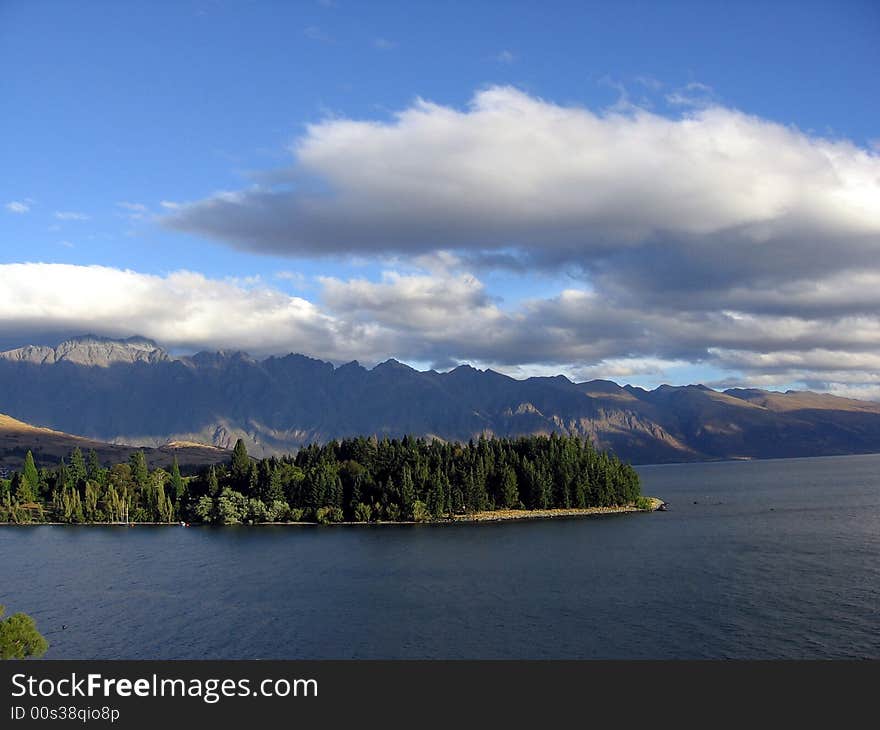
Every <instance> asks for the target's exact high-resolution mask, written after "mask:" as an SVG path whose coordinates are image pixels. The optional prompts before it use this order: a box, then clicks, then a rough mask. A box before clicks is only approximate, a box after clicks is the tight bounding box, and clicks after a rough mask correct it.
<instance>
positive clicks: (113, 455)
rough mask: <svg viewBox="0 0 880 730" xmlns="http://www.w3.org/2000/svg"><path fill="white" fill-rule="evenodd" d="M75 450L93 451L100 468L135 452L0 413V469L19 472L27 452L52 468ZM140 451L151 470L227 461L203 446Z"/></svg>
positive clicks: (174, 445)
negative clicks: (30, 452) (144, 454)
mask: <svg viewBox="0 0 880 730" xmlns="http://www.w3.org/2000/svg"><path fill="white" fill-rule="evenodd" d="M77 447H78V448H80V449H81V450H82V452H83V454H87V453H88V451H89V450H90V449H94V450H95V452H96V453H97V454H98V458H99V459H100V460H101V463H103V464H107V463H117V462H122V461H127V460H128V458H129V456H131V454H132V452H134V451H135V450H136V449H135V448H134V447H132V446H120V445H117V444H107V443H103V442H100V441H94V440H91V439H86V438H82V437H81V436H71V435H70V434H67V433H62V432H60V431H53V430H51V429H48V428H38V427H36V426H31V425H29V424H27V423H22V422H21V421H18V420H16V419H14V418H11V417H9V416H6V415H3V414H2V413H0V468H6V469H19V468H21V464H22V461H23V459H24V455H25V454H26V453H27V452H28V450H30V451H32V452H33V454H34V459H35V461H36V462H37V465H38V466H50V465H54V464H57V463H58V462H59V461H60V460H61V459H62V458H66V457H67V456H68V455H69V454H70V452H71V451H73V450H74V449H75V448H77ZM144 451H145V452H146V457H147V461H148V463H149V464H150V466H151V467H157V466H162V467H168V466H171V462H172V461H173V460H174V457H175V456H177V461H178V464H180V465H181V468H183V469H184V470H185V469H186V467H191V468H193V467H200V466H204V465H206V464H217V463H220V462H226V461H229V459H230V453H229V451H227V450H226V449H218V448H217V447H215V446H205V445H204V444H192V443H182V442H172V443H168V444H165V445H164V446H162V447H160V448H155V449H150V448H147V449H144Z"/></svg>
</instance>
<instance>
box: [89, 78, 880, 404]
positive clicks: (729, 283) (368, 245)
mask: <svg viewBox="0 0 880 730" xmlns="http://www.w3.org/2000/svg"><path fill="white" fill-rule="evenodd" d="M671 93H679V94H682V95H684V94H688V95H689V97H688V98H689V99H691V100H698V99H699V100H700V101H699V103H680V104H679V108H681V109H683V110H684V111H683V112H682V113H681V114H680V115H679V116H673V117H670V116H663V115H660V114H655V113H652V112H649V111H646V110H644V109H639V108H635V107H631V106H630V107H627V108H626V109H621V108H620V107H617V108H616V109H613V110H606V111H599V112H597V111H592V110H589V109H585V108H582V107H576V106H565V105H560V104H555V103H552V102H548V101H545V100H542V99H539V98H536V97H533V96H530V95H528V94H525V93H523V92H521V91H518V90H516V89H512V88H509V87H492V88H488V89H485V90H483V91H481V92H479V93H477V94H476V95H475V96H474V98H473V99H472V101H471V102H470V104H469V105H468V106H467V107H466V108H464V109H458V108H453V107H448V106H443V105H439V104H434V103H431V102H428V101H423V100H418V101H416V102H415V103H413V104H412V105H411V106H410V107H409V108H406V109H404V110H402V111H401V112H399V113H398V114H396V115H395V116H393V117H392V118H391V119H390V120H382V121H364V120H355V119H346V118H340V117H334V118H331V119H327V120H324V121H322V122H319V123H317V124H313V125H311V126H309V127H308V128H307V129H306V131H305V133H304V134H303V135H302V136H301V137H300V138H299V139H297V140H296V141H295V143H294V144H293V146H292V148H291V153H292V158H293V159H292V163H291V165H290V166H289V168H288V169H286V170H283V171H282V172H281V173H277V174H273V176H272V178H271V179H272V180H273V181H274V182H273V183H266V184H264V185H262V186H257V187H254V188H249V189H246V190H241V191H231V192H222V193H217V194H214V195H211V196H210V197H207V198H205V199H203V200H199V201H195V202H190V203H184V202H174V203H171V202H168V201H165V202H163V203H162V204H161V205H162V208H163V209H164V211H165V217H164V219H163V221H164V223H165V224H166V225H168V226H170V227H172V228H175V229H178V230H184V231H188V232H192V233H196V234H200V235H205V236H208V237H213V238H216V239H218V240H221V241H225V242H228V243H230V244H231V245H234V246H236V247H238V248H240V249H244V250H249V251H257V252H263V253H272V254H285V255H290V256H292V257H298V256H306V257H321V256H347V257H369V258H373V259H375V258H376V257H382V259H383V260H385V261H391V262H394V263H393V264H392V265H391V267H390V268H393V269H394V270H393V271H389V272H388V273H386V274H385V275H384V276H383V278H381V279H380V280H378V281H375V280H368V279H357V278H356V279H350V280H341V279H338V278H333V277H325V278H323V279H320V280H319V281H318V282H317V286H316V288H315V289H314V292H315V301H314V302H307V301H306V300H296V299H295V298H291V297H289V296H288V295H286V294H282V293H280V292H278V291H277V290H274V289H272V288H271V287H267V286H265V285H263V284H259V285H247V286H245V285H243V284H241V283H231V282H221V281H213V280H207V279H203V280H202V281H201V283H200V287H201V288H204V289H205V290H206V291H208V292H213V291H221V290H222V291H226V292H228V294H229V296H230V298H231V299H230V300H231V301H232V302H235V306H236V307H240V308H241V312H242V316H243V317H247V316H248V315H249V312H251V311H254V312H255V315H254V316H257V317H260V316H268V315H267V312H266V311H264V309H263V307H268V311H269V312H278V311H284V312H287V311H288V310H287V309H286V308H285V307H286V306H287V305H286V304H284V302H287V301H288V300H290V301H297V302H299V303H298V304H297V305H296V306H293V307H292V309H291V310H290V311H293V312H296V313H297V316H296V317H293V315H289V316H291V317H293V318H292V319H290V320H287V319H284V320H283V326H280V327H276V328H275V330H274V331H273V332H274V333H268V332H262V333H260V335H259V337H258V336H257V335H256V334H254V328H252V327H250V326H248V327H247V330H248V333H250V339H248V337H246V336H245V335H246V334H248V333H246V332H234V331H231V332H226V331H224V329H225V326H226V324H227V323H228V321H229V319H230V318H223V326H220V325H218V328H217V330H216V331H215V330H214V329H213V328H212V327H213V323H214V320H212V319H211V318H210V317H207V315H204V316H203V317H202V319H199V320H198V321H199V322H203V321H204V322H206V323H207V324H211V325H212V326H211V327H209V326H207V324H206V326H205V327H204V330H203V332H202V334H200V335H199V336H198V337H197V336H196V335H195V334H193V335H192V336H191V337H190V340H191V342H192V343H196V342H199V343H202V344H205V345H209V344H210V345H212V344H215V343H216V344H217V345H218V346H219V345H222V346H241V347H247V348H250V349H255V350H258V351H267V350H288V349H290V350H303V351H305V352H309V353H312V354H315V355H318V356H322V357H328V358H331V359H350V358H352V357H357V358H359V359H362V360H365V361H371V360H376V359H382V358H384V357H387V356H396V357H400V358H405V359H410V360H417V361H423V362H436V363H441V364H442V363H451V362H455V361H470V362H474V363H483V364H489V365H497V366H498V367H499V368H500V369H506V370H507V371H510V372H513V371H521V370H522V369H524V368H532V369H540V368H554V369H558V370H563V371H565V372H568V373H590V374H592V375H599V374H600V373H601V372H602V371H603V368H604V369H605V371H606V372H608V373H609V374H614V373H621V377H623V374H625V373H627V372H630V373H632V374H639V373H644V372H648V371H649V370H650V371H652V372H653V371H654V370H661V371H662V368H663V367H664V366H665V365H664V364H666V363H702V364H704V365H708V366H712V367H713V368H717V369H721V370H724V371H727V372H730V373H731V374H733V375H735V376H736V377H742V378H743V380H745V381H748V382H753V383H756V384H767V385H770V384H774V385H776V384H785V383H790V382H799V383H807V384H814V385H817V386H821V387H822V389H825V390H832V391H835V392H837V391H840V392H843V391H848V392H852V393H855V392H865V393H870V392H873V391H872V390H871V389H872V388H875V387H877V386H878V383H877V382H876V380H874V379H872V378H873V376H872V375H871V374H872V373H875V372H877V370H878V360H877V358H878V357H880V314H878V313H880V156H878V154H877V151H876V150H874V151H871V150H868V149H864V148H861V147H859V146H857V145H855V144H853V143H851V142H847V141H845V140H838V139H828V138H822V137H818V136H815V135H812V134H807V133H804V132H801V131H799V130H797V129H794V128H792V127H789V126H785V125H782V124H779V123H775V122H771V121H768V120H766V119H761V118H758V117H755V116H751V115H748V114H744V113H743V112H740V111H737V110H735V109H730V108H726V107H724V106H721V105H719V104H718V103H717V102H716V101H714V100H713V96H712V91H711V89H709V88H705V87H701V86H699V85H695V84H691V85H690V86H689V87H685V88H683V89H679V90H677V91H673V92H671ZM683 98H684V97H683ZM683 98H682V99H681V100H678V101H681V102H683ZM267 179H268V178H267ZM276 183H277V186H275V185H276ZM499 268H507V269H513V270H516V271H520V272H524V273H525V274H529V273H530V272H532V271H533V270H535V269H536V268H540V269H543V270H547V271H551V272H553V273H554V275H557V274H559V273H561V272H564V273H567V274H568V275H570V277H571V278H570V285H569V286H568V287H567V288H565V289H564V290H563V291H559V292H557V293H556V295H555V296H549V297H545V298H540V299H529V300H523V301H518V302H517V301H513V302H504V303H503V304H504V306H502V305H501V303H500V302H499V301H498V300H497V299H496V298H495V296H493V292H491V291H489V290H488V289H487V287H486V285H485V284H484V282H483V280H482V279H486V280H487V281H488V280H490V278H489V277H486V276H484V274H485V273H486V272H487V271H492V270H495V269H499ZM117 275H118V274H117ZM183 275H184V274H181V273H178V274H171V275H168V277H163V278H161V284H160V283H156V284H155V286H156V287H158V290H159V291H165V290H166V289H167V288H169V287H172V285H173V282H174V277H177V276H183ZM114 276H116V275H114ZM187 276H196V275H193V274H189V275H187ZM481 277H482V279H481ZM228 287H233V289H227V288H228ZM205 301H206V302H211V301H213V302H214V306H219V304H217V302H218V301H219V300H216V299H214V300H212V299H211V298H210V297H208V298H207V299H206V300H205ZM255 303H258V304H259V306H257V304H255ZM178 304H179V303H178ZM188 306H192V307H195V308H196V310H198V311H201V310H199V308H198V307H196V305H195V304H192V305H190V304H188ZM203 306H205V307H207V306H208V305H207V304H204V305H203ZM252 307H254V308H255V309H253V310H252V309H251V308H252ZM305 313H307V314H308V317H305ZM272 316H276V315H272ZM278 316H280V315H278ZM168 317H169V318H168V322H169V325H168V330H167V332H166V333H165V334H166V337H164V338H163V336H162V335H161V334H158V333H157V332H155V331H154V330H151V331H144V332H140V334H147V335H153V336H156V337H157V338H159V339H163V341H164V340H167V341H170V342H173V343H178V342H179V341H180V340H179V338H178V339H171V340H168V339H167V336H170V335H171V334H172V333H173V332H174V331H175V330H174V318H173V317H172V316H171V315H168ZM304 317H305V318H304ZM184 321H187V320H184ZM135 322H136V323H137V324H140V323H141V322H144V326H147V324H148V323H147V322H146V321H145V320H139V319H136V320H135ZM304 327H308V330H307V331H308V333H309V336H308V337H301V336H300V335H301V333H302V332H303V331H304V330H303V329H302V328H304ZM89 329H94V327H91V328H89ZM285 332H289V335H284V334H283V333H285ZM132 333H133V332H132ZM233 336H234V337H235V338H236V341H235V342H234V343H233V342H232V341H231V340H232V338H233ZM239 336H240V338H241V340H240V341H238V338H239ZM257 340H259V341H257ZM646 368H647V369H648V370H646ZM652 368H653V370H651V369H652Z"/></svg>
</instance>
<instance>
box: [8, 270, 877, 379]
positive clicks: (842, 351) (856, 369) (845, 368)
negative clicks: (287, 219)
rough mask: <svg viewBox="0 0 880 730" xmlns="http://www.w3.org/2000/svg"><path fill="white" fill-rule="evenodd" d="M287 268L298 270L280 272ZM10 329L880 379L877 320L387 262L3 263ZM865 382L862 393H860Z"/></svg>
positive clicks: (633, 371) (509, 361) (588, 370)
mask: <svg viewBox="0 0 880 730" xmlns="http://www.w3.org/2000/svg"><path fill="white" fill-rule="evenodd" d="M278 278H280V279H281V280H287V279H289V280H291V281H296V280H297V277H296V275H292V274H290V272H279V277H278ZM0 280H2V281H4V283H5V285H6V286H5V287H4V288H3V290H2V291H0V329H2V330H3V331H4V332H5V333H7V334H14V333H16V332H20V333H24V334H26V335H29V336H34V335H36V334H39V333H40V332H46V333H58V332H66V333H69V334H82V333H84V332H95V333H97V334H105V335H111V336H120V335H126V336H128V335H134V334H140V335H144V336H147V337H151V338H154V339H156V340H158V341H159V342H162V343H164V344H165V345H166V346H173V347H182V348H190V349H202V348H205V349H214V348H223V349H239V348H241V349H245V350H249V351H251V352H252V353H254V354H267V353H286V352H290V351H294V352H303V353H305V354H310V355H314V356H317V357H322V358H326V359H331V360H335V361H337V362H342V361H347V360H350V359H353V358H356V359H359V360H361V361H363V362H365V363H374V362H378V361H380V360H384V359H385V358H387V357H391V356H394V357H398V358H401V359H405V360H409V361H411V362H430V363H435V364H436V365H437V366H438V367H448V366H451V365H454V364H456V363H458V362H471V363H473V364H480V365H483V366H491V367H494V368H495V369H497V370H501V371H504V372H509V373H511V374H513V375H521V374H535V373H546V374H550V373H556V372H560V371H561V372H564V373H567V374H569V375H571V376H573V377H577V378H581V379H586V378H594V377H611V378H618V379H621V378H622V379H624V380H626V379H627V378H628V377H632V376H635V375H645V374H649V375H657V376H658V377H662V374H663V373H664V372H665V371H666V370H667V369H669V368H673V367H679V366H682V365H684V364H686V363H694V362H701V363H703V364H705V365H710V366H712V367H714V368H715V369H722V370H724V371H726V372H729V373H740V374H741V375H742V377H741V378H740V379H741V380H742V381H745V382H750V383H752V384H756V385H757V384H764V385H771V386H772V385H779V384H784V383H791V382H801V383H807V384H809V385H810V387H816V388H819V389H822V390H832V391H835V392H836V391H837V390H841V389H846V388H849V389H858V388H868V387H874V386H877V385H880V376H878V375H877V373H878V372H880V316H878V315H877V313H876V312H875V313H874V315H873V316H859V317H844V318H835V317H830V318H826V319H816V320H807V319H799V318H794V317H778V316H775V315H743V314H740V313H736V312H727V313H719V312H709V313H703V312H690V313H684V314H682V315H680V316H678V317H671V316H668V314H667V313H665V312H662V311H642V310H639V309H638V308H627V307H625V306H621V305H618V304H615V303H612V302H609V301H606V300H604V298H603V297H602V296H601V295H599V294H597V293H596V292H591V291H585V290H580V289H567V290H564V291H562V292H560V293H559V294H558V295H557V296H555V297H551V298H543V299H531V300H525V301H521V302H511V303H509V304H510V306H509V307H507V308H504V309H502V308H501V307H500V306H499V303H498V302H497V301H495V300H494V298H493V297H492V296H491V295H490V294H489V292H488V291H487V289H486V287H485V285H484V283H483V282H482V281H480V280H479V279H478V278H477V277H475V276H474V275H472V274H469V273H466V272H462V271H459V270H436V271H433V272H430V273H428V272H421V273H405V274H404V273H400V272H396V271H388V272H386V273H385V274H383V276H382V278H381V279H380V280H379V281H370V280H367V279H364V278H355V279H349V280H342V279H339V278H333V277H324V278H321V279H319V280H318V282H317V284H318V286H317V296H316V299H315V301H314V302H312V301H308V300H306V299H303V298H301V297H297V296H291V295H289V294H286V293H284V292H282V291H280V290H279V289H277V288H274V287H272V286H271V285H268V284H267V283H266V282H265V281H264V280H262V279H260V278H259V277H246V278H242V279H210V278H208V277H205V276H203V275H201V274H197V273H194V272H189V271H176V272H172V273H169V274H166V275H163V276H156V275H150V274H143V273H138V272H134V271H130V270H119V269H113V268H108V267H101V266H74V265H66V264H43V263H25V264H5V265H0ZM853 392H855V390H853Z"/></svg>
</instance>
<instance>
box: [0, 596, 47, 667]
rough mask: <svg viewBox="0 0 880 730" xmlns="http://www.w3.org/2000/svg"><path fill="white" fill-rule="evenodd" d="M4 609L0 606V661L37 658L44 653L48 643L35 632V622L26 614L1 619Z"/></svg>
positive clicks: (15, 614) (16, 614)
mask: <svg viewBox="0 0 880 730" xmlns="http://www.w3.org/2000/svg"><path fill="white" fill-rule="evenodd" d="M5 613H6V607H5V606H0V659H27V658H28V657H34V658H39V657H41V656H43V654H45V653H46V650H47V649H48V648H49V642H48V641H46V638H45V637H44V636H43V635H42V634H41V633H40V632H39V631H37V624H36V622H35V621H34V620H33V619H32V618H31V617H30V616H28V615H27V614H26V613H14V614H12V615H11V616H9V617H7V618H3V616H4V614H5Z"/></svg>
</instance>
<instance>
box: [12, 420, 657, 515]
mask: <svg viewBox="0 0 880 730" xmlns="http://www.w3.org/2000/svg"><path fill="white" fill-rule="evenodd" d="M661 504H662V502H661V500H658V499H656V498H648V497H644V496H643V495H642V494H641V487H640V482H639V477H638V474H637V473H636V471H635V469H633V468H632V467H631V466H630V465H629V464H626V463H624V462H622V461H621V460H620V459H618V458H617V457H616V456H614V455H613V454H611V453H609V452H604V451H598V450H596V449H595V448H594V447H593V446H592V444H591V443H590V442H589V441H588V440H585V439H581V438H579V437H576V436H559V435H556V434H551V435H550V436H529V437H522V438H518V439H499V438H487V437H481V438H479V439H477V440H471V441H469V442H468V443H465V444H462V443H457V442H452V443H450V442H443V441H440V440H432V441H428V440H426V439H421V438H411V437H404V438H402V439H388V438H383V439H378V438H376V437H370V438H365V437H359V438H353V439H344V440H342V441H331V442H330V443H327V444H323V445H316V444H313V445H309V446H306V447H305V448H303V449H300V450H299V451H298V452H297V453H296V454H295V455H293V456H285V457H275V456H272V457H269V458H265V459H260V460H255V459H253V458H251V457H250V456H249V455H248V453H247V449H246V447H245V444H244V442H243V441H242V440H239V441H238V442H237V443H236V445H235V448H234V449H233V450H232V454H231V458H230V459H229V460H228V461H227V462H226V463H220V464H214V465H210V466H208V467H207V468H205V469H203V470H202V471H200V472H198V473H195V474H190V475H184V474H183V473H181V469H180V466H179V465H178V463H177V460H176V459H175V460H174V461H172V463H171V466H170V468H169V469H168V470H166V469H164V468H162V467H156V468H153V469H151V468H150V466H149V464H148V462H147V458H146V456H145V455H144V453H143V452H142V451H135V452H133V453H132V454H131V456H130V458H129V459H128V461H126V462H122V463H114V464H110V465H106V464H104V463H102V462H101V460H100V459H99V457H98V455H97V453H96V452H94V451H90V452H89V453H88V454H87V455H84V454H83V452H82V451H81V450H80V449H78V448H75V449H74V450H73V451H72V452H71V454H70V457H69V459H65V460H62V462H61V464H60V465H59V466H57V467H54V468H50V467H45V466H44V467H43V468H38V467H37V464H36V463H35V461H34V457H33V455H32V453H31V452H30V451H28V452H27V454H26V455H25V458H24V461H23V463H22V466H21V469H20V470H19V471H15V472H13V473H12V474H11V478H9V479H8V480H0V522H6V523H13V524H46V523H56V524H57V523H61V524H120V523H122V524H137V523H140V524H171V523H177V522H183V523H184V524H199V523H201V524H215V525H236V524H266V523H271V524H278V523H303V522H317V523H320V524H333V523H395V522H461V521H475V522H485V521H500V520H512V519H536V518H554V517H577V516H586V515H595V514H608V513H615V512H632V511H653V510H655V509H658V508H659V507H660V505H661Z"/></svg>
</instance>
